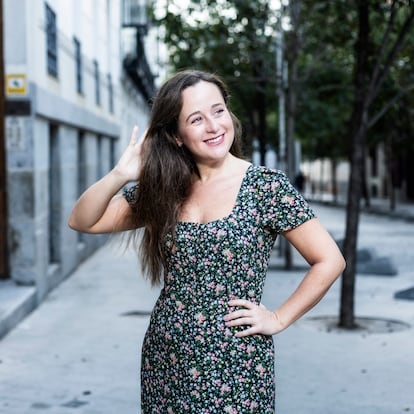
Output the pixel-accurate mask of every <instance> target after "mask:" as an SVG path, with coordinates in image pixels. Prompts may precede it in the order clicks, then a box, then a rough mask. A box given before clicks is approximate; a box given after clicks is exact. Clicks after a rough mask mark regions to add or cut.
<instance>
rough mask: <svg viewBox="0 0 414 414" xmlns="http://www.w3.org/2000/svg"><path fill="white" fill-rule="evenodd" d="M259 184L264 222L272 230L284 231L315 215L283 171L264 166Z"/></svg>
mask: <svg viewBox="0 0 414 414" xmlns="http://www.w3.org/2000/svg"><path fill="white" fill-rule="evenodd" d="M258 184H259V186H258V192H259V199H260V209H261V211H262V220H263V224H264V226H265V227H266V228H268V229H270V230H271V231H275V232H277V233H283V232H285V231H288V230H292V229H294V228H295V227H298V226H299V225H301V224H302V223H304V222H305V221H307V220H310V219H312V218H314V217H315V213H314V212H313V210H312V209H311V208H310V206H309V204H308V202H307V201H306V200H305V198H304V197H303V196H302V195H301V194H300V193H299V192H298V191H297V190H296V188H295V187H294V186H293V185H292V184H291V183H290V181H289V179H288V178H287V176H286V175H285V174H284V173H282V172H281V171H277V170H272V169H269V168H262V170H261V173H260V179H259V183H258Z"/></svg>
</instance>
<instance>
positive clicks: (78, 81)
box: [73, 37, 83, 93]
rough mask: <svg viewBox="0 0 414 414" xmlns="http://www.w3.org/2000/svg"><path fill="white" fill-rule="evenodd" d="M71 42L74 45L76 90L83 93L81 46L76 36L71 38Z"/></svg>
mask: <svg viewBox="0 0 414 414" xmlns="http://www.w3.org/2000/svg"><path fill="white" fill-rule="evenodd" d="M73 43H74V45H75V64H76V90H77V91H78V93H83V76H82V48H81V44H80V41H79V40H78V39H77V38H76V37H74V38H73Z"/></svg>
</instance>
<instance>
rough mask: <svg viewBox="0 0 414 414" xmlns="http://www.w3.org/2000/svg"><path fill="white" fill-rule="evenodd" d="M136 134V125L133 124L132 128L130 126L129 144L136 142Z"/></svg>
mask: <svg viewBox="0 0 414 414" xmlns="http://www.w3.org/2000/svg"><path fill="white" fill-rule="evenodd" d="M137 136H138V126H137V125H135V126H134V128H132V133H131V139H130V140H129V144H130V145H134V144H135V143H136V142H137Z"/></svg>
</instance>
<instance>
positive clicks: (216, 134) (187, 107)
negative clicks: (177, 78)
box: [177, 81, 234, 163]
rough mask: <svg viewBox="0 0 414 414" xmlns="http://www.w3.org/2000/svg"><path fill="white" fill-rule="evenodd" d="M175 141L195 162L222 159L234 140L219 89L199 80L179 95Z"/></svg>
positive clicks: (227, 112)
mask: <svg viewBox="0 0 414 414" xmlns="http://www.w3.org/2000/svg"><path fill="white" fill-rule="evenodd" d="M182 102H183V105H182V108H181V112H180V115H179V118H178V134H179V137H178V138H177V142H178V143H179V144H183V145H185V146H186V147H187V149H188V150H189V151H190V152H191V153H192V154H193V156H194V159H195V161H196V162H197V163H203V162H206V163H208V162H215V161H220V160H222V159H224V158H225V157H226V156H227V155H228V154H229V150H230V147H231V145H232V143H233V140H234V126H233V120H232V118H231V116H230V113H229V111H228V109H227V106H226V104H225V102H224V98H223V96H222V94H221V92H220V89H219V88H218V87H217V86H216V85H215V84H214V83H211V82H205V81H200V82H198V83H196V84H195V85H193V86H190V87H188V88H186V89H184V91H183V92H182Z"/></svg>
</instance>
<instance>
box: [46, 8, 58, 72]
mask: <svg viewBox="0 0 414 414" xmlns="http://www.w3.org/2000/svg"><path fill="white" fill-rule="evenodd" d="M45 6H46V49H47V71H48V73H49V74H50V75H52V76H55V77H57V75H58V56H57V27H56V13H55V12H54V11H53V10H52V9H51V8H50V7H49V5H48V4H47V3H45Z"/></svg>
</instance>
